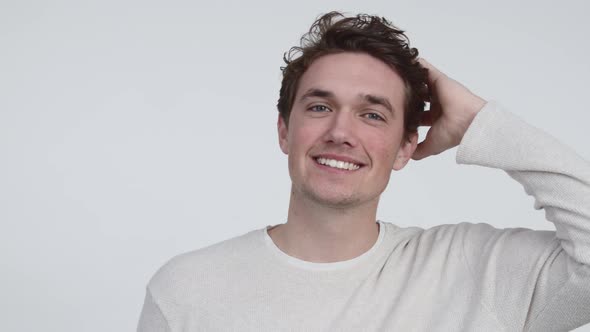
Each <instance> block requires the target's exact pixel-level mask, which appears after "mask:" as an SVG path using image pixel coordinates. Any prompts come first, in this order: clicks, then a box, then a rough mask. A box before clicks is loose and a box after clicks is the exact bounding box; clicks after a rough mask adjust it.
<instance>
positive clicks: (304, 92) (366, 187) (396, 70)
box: [278, 13, 425, 207]
mask: <svg viewBox="0 0 590 332" xmlns="http://www.w3.org/2000/svg"><path fill="white" fill-rule="evenodd" d="M338 17H340V15H339V14H337V13H330V14H327V15H325V16H323V17H322V18H320V19H319V20H318V21H316V23H314V26H313V27H312V29H311V32H310V33H308V34H307V35H306V36H305V37H304V38H303V44H305V45H304V46H303V47H301V48H298V49H299V50H300V51H301V52H302V56H301V57H299V58H297V59H294V60H286V61H287V63H288V65H287V67H286V68H285V69H284V71H283V73H284V79H283V86H282V88H281V97H280V99H279V105H278V107H279V112H280V113H279V121H278V130H279V143H280V146H281V149H282V150H283V152H284V153H286V154H288V155H289V173H290V175H291V180H292V183H293V193H294V194H295V195H297V196H299V197H306V198H308V199H311V200H313V201H315V202H319V203H321V204H322V205H331V206H334V207H346V206H352V205H359V204H363V203H367V202H373V203H376V202H378V199H379V196H380V194H381V193H382V192H383V190H384V189H385V187H386V186H387V183H388V182H389V177H390V175H391V170H392V169H394V170H400V169H401V168H403V167H404V166H405V165H406V163H407V162H408V160H409V159H410V157H411V155H412V153H413V151H414V149H415V148H416V144H417V132H416V131H417V130H416V128H417V126H418V122H417V121H418V118H417V116H419V111H421V110H422V108H423V105H424V101H423V99H422V97H423V96H422V95H420V93H419V92H420V91H419V88H420V87H425V86H422V85H421V84H424V81H423V80H421V79H422V78H423V75H424V74H425V70H424V69H422V68H421V67H420V66H419V65H418V63H417V62H416V56H417V51H416V50H414V49H410V48H409V47H408V45H407V43H405V42H404V41H403V40H402V39H401V37H400V35H401V36H403V34H402V32H401V31H399V30H396V29H394V28H393V27H391V26H389V25H388V23H387V22H386V21H385V20H383V19H379V18H374V17H368V16H357V17H355V18H350V19H342V20H340V21H337V20H336V19H337V18H338ZM390 44H391V45H390ZM424 79H425V77H424Z"/></svg>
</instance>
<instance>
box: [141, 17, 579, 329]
mask: <svg viewBox="0 0 590 332" xmlns="http://www.w3.org/2000/svg"><path fill="white" fill-rule="evenodd" d="M302 41H303V45H302V46H301V47H296V48H294V51H295V52H294V53H293V52H291V53H289V56H288V57H286V59H285V61H286V63H287V65H286V67H285V68H283V82H282V87H281V91H280V97H279V103H278V109H279V116H278V136H279V145H280V148H281V150H282V151H283V152H284V153H285V154H287V155H288V164H289V174H290V176H291V180H292V187H291V197H290V204H289V211H288V216H287V222H286V223H284V224H276V225H274V226H268V227H265V228H263V229H258V230H254V231H252V232H249V233H247V234H244V235H241V236H238V237H235V238H232V239H229V240H226V241H223V242H220V243H217V244H214V245H211V246H209V247H206V248H202V249H199V250H196V251H193V252H189V253H186V254H183V255H179V256H177V257H175V258H173V259H172V260H171V261H169V262H168V263H167V264H166V265H164V266H163V267H162V268H161V269H160V270H159V271H158V272H157V273H156V275H155V276H154V277H153V278H152V280H151V281H150V283H149V285H148V288H147V295H146V299H145V304H144V308H143V311H142V315H141V318H140V322H139V327H138V330H139V331H281V330H288V331H523V330H526V331H566V330H570V329H572V328H575V327H577V326H580V325H583V324H585V323H587V322H589V321H590V217H589V216H590V200H589V199H590V166H589V165H588V163H587V162H586V161H584V160H583V159H581V158H580V157H578V156H577V155H576V154H575V153H574V152H572V151H571V150H569V149H568V148H567V147H565V146H563V145H562V144H560V143H559V142H557V141H556V140H555V139H553V138H552V137H550V136H549V135H547V134H546V133H544V132H542V131H540V130H539V129H536V128H533V127H531V126H529V125H528V124H526V123H525V122H523V121H522V120H521V119H519V118H518V117H516V116H514V115H512V114H511V113H509V112H507V111H505V110H502V109H500V108H498V106H497V105H496V104H495V103H493V102H486V101H484V100H483V99H481V98H480V97H478V96H477V95H475V94H473V93H472V92H470V91H469V90H468V89H467V88H465V87H464V86H462V85H461V84H459V83H458V82H456V81H454V80H453V79H451V78H449V77H448V76H446V75H445V74H443V73H441V72H440V71H439V70H437V69H436V68H435V67H433V66H432V65H430V64H429V63H428V62H427V61H425V60H423V59H418V57H417V56H418V53H417V51H416V50H415V49H413V48H410V47H409V45H408V43H407V39H406V37H405V35H404V34H403V32H402V31H400V30H398V29H396V28H395V27H393V26H392V25H391V24H390V23H389V22H388V21H386V20H385V19H382V18H379V17H374V16H367V15H358V16H355V17H349V18H346V17H343V16H342V15H341V14H339V13H335V12H334V13H329V14H326V15H324V16H322V17H321V18H319V19H318V20H317V21H316V22H315V23H314V25H313V26H312V28H311V30H310V32H309V33H308V34H307V35H306V36H305V38H303V39H302ZM425 101H430V109H429V111H427V112H424V105H425ZM419 125H424V126H430V127H431V128H430V129H429V131H428V134H427V136H426V138H425V140H424V141H423V142H421V143H420V144H418V134H417V127H418V126H419ZM457 145H459V149H458V151H457V161H458V162H459V163H461V164H475V165H480V166H486V167H495V168H499V169H503V170H505V171H506V172H507V173H508V175H510V176H511V177H512V178H514V179H515V180H517V181H518V182H520V183H521V184H522V185H523V186H524V188H525V190H526V192H527V193H529V194H532V195H533V196H534V197H535V200H536V201H535V207H536V208H538V209H545V210H546V212H547V219H548V220H549V221H551V222H553V223H554V224H555V227H556V229H557V231H556V232H550V231H534V230H529V229H523V228H514V229H496V228H494V227H492V226H490V225H487V224H470V223H460V224H456V225H441V226H437V227H433V228H430V229H421V228H417V227H409V228H401V227H399V226H396V225H394V224H392V223H388V222H383V221H379V220H376V213H377V207H378V204H379V198H380V195H381V193H382V192H383V191H384V190H385V187H386V186H387V184H388V182H389V178H390V175H391V172H392V171H399V170H401V169H402V168H403V167H405V166H406V165H407V164H408V162H409V160H410V159H415V160H420V159H423V158H425V157H428V156H431V155H435V154H438V153H441V152H443V151H445V150H447V149H449V148H452V147H455V146H457Z"/></svg>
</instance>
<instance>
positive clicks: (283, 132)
mask: <svg viewBox="0 0 590 332" xmlns="http://www.w3.org/2000/svg"><path fill="white" fill-rule="evenodd" d="M277 129H278V132H279V146H280V147H281V150H282V151H283V153H284V154H286V155H288V154H289V144H288V142H289V141H288V139H287V138H288V134H289V130H288V128H287V125H286V124H285V120H283V117H282V116H281V114H280V113H279V119H278V120H277Z"/></svg>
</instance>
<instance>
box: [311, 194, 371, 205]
mask: <svg viewBox="0 0 590 332" xmlns="http://www.w3.org/2000/svg"><path fill="white" fill-rule="evenodd" d="M304 194H305V196H307V197H308V198H309V199H310V200H312V201H314V202H316V203H318V204H320V205H325V206H329V207H334V208H345V207H350V206H355V205H359V204H361V203H362V202H363V200H362V199H361V197H359V196H358V195H355V194H354V193H344V192H334V191H327V192H319V191H307V192H305V193H304Z"/></svg>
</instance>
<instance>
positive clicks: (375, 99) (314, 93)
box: [299, 88, 395, 116]
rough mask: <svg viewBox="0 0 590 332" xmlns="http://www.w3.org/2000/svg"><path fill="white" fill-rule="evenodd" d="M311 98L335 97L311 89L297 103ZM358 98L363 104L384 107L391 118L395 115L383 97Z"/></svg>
mask: <svg viewBox="0 0 590 332" xmlns="http://www.w3.org/2000/svg"><path fill="white" fill-rule="evenodd" d="M311 97H319V98H328V99H333V98H334V97H335V95H334V93H333V92H331V91H328V90H322V89H317V88H311V89H309V90H307V91H306V92H305V93H304V94H303V95H302V96H301V98H299V101H303V100H305V99H307V98H311ZM359 98H361V99H362V100H364V101H365V102H367V103H369V104H371V105H381V106H383V107H385V108H386V109H387V110H388V111H389V112H390V113H391V115H392V116H394V115H395V112H394V108H393V106H391V103H390V102H389V100H388V99H387V98H385V97H381V96H376V95H372V94H359Z"/></svg>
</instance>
